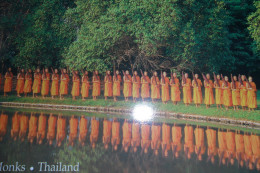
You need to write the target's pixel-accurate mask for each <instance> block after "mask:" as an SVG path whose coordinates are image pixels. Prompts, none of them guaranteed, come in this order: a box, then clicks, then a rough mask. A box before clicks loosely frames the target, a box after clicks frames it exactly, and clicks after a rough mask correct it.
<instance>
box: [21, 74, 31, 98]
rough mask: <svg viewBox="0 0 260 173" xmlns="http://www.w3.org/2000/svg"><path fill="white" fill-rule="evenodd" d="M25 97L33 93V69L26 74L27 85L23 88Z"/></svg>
mask: <svg viewBox="0 0 260 173" xmlns="http://www.w3.org/2000/svg"><path fill="white" fill-rule="evenodd" d="M23 92H24V96H25V97H26V96H27V94H28V93H30V92H32V69H29V70H28V71H27V72H26V74H25V83H24V88H23Z"/></svg>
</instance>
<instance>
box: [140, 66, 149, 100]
mask: <svg viewBox="0 0 260 173" xmlns="http://www.w3.org/2000/svg"><path fill="white" fill-rule="evenodd" d="M149 83H150V78H149V76H147V72H146V71H145V72H144V75H143V76H142V77H141V84H142V88H141V97H142V99H143V101H145V99H147V98H149V97H150V87H149Z"/></svg>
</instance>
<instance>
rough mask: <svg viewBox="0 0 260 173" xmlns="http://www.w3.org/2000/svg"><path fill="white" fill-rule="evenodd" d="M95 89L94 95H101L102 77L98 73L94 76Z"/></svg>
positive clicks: (93, 90)
mask: <svg viewBox="0 0 260 173" xmlns="http://www.w3.org/2000/svg"><path fill="white" fill-rule="evenodd" d="M92 81H93V89H92V96H100V77H99V76H98V75H96V78H95V77H94V76H93V80H92Z"/></svg>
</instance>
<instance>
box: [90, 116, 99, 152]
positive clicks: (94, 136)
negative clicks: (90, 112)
mask: <svg viewBox="0 0 260 173" xmlns="http://www.w3.org/2000/svg"><path fill="white" fill-rule="evenodd" d="M98 133H99V121H98V120H96V118H95V117H93V118H92V119H91V132H90V144H91V147H92V148H93V149H94V148H95V147H96V142H97V140H98Z"/></svg>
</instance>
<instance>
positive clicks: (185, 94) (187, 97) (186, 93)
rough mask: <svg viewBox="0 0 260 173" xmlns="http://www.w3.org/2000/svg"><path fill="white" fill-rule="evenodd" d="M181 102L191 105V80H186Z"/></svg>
mask: <svg viewBox="0 0 260 173" xmlns="http://www.w3.org/2000/svg"><path fill="white" fill-rule="evenodd" d="M183 102H184V103H185V104H186V103H191V102H192V98H191V79H190V78H186V84H184V86H183Z"/></svg>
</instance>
